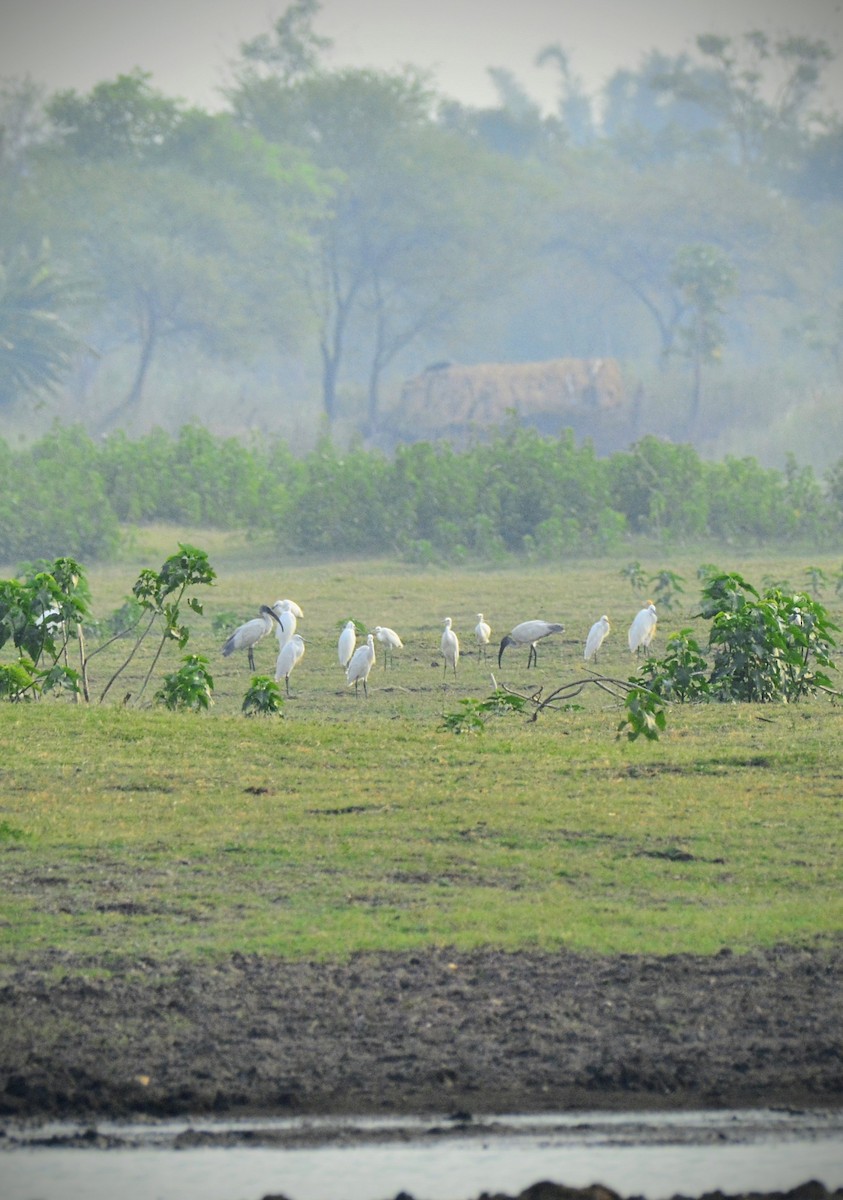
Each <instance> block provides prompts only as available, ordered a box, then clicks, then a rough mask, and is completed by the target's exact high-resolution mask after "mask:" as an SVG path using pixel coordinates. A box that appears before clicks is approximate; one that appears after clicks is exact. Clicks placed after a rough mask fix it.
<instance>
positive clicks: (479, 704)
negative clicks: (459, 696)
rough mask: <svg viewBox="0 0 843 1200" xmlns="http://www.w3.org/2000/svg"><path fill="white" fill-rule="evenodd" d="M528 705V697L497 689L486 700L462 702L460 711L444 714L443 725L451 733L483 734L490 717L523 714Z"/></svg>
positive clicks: (465, 700)
mask: <svg viewBox="0 0 843 1200" xmlns="http://www.w3.org/2000/svg"><path fill="white" fill-rule="evenodd" d="M526 705H527V697H526V696H519V695H517V694H515V693H513V692H507V691H504V690H503V689H502V688H496V689H495V691H494V692H492V694H491V696H488V697H487V698H486V699H485V700H472V699H470V698H465V699H463V700H460V707H459V708H458V709H455V710H454V711H453V712H450V713H445V714H444V716H443V717H442V724H443V725H444V727H445V728H446V729H448V730H450V732H451V733H483V732H484V730H485V728H486V722H487V721H488V720H489V718H490V717H493V716H501V715H503V714H504V713H512V712H517V713H522V712H524V710H525V708H526Z"/></svg>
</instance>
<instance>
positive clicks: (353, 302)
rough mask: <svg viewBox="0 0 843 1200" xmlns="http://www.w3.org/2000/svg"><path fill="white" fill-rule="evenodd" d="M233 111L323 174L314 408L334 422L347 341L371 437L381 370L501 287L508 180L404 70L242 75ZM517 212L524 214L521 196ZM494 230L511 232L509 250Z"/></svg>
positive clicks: (313, 274) (509, 215) (506, 171)
mask: <svg viewBox="0 0 843 1200" xmlns="http://www.w3.org/2000/svg"><path fill="white" fill-rule="evenodd" d="M231 98H232V102H233V104H234V108H235V112H236V113H237V115H238V118H239V119H240V120H241V121H242V122H243V123H244V124H245V125H247V126H249V127H252V128H255V129H257V130H258V131H259V132H260V133H261V134H262V135H263V136H264V137H266V138H268V139H278V140H283V141H285V142H292V143H293V144H294V145H295V146H296V147H298V148H300V149H301V150H303V151H306V152H307V153H308V154H309V155H310V156H311V157H312V158H313V160H314V161H315V162H316V164H317V165H318V167H320V168H321V169H322V170H323V171H324V172H325V175H326V177H327V176H328V174H329V173H332V175H333V180H334V184H333V197H332V203H331V207H330V214H329V215H328V216H326V217H325V219H323V220H322V221H321V222H320V223H319V225H318V227H317V229H316V231H315V238H316V243H317V255H316V256H315V259H314V261H313V266H312V270H311V271H310V273H309V276H308V280H307V285H306V286H307V288H308V291H309V295H310V303H311V307H312V310H313V312H314V314H315V317H316V322H317V328H318V336H319V351H320V357H321V363H322V396H323V405H324V410H325V415H326V417H327V418H328V421H329V423H331V422H333V421H334V420H335V418H336V416H337V411H338V385H339V380H340V375H341V371H342V370H343V368H344V367H346V366H347V365H348V360H349V359H350V357H351V355H350V352H349V343H350V341H351V339H352V337H353V340H354V343H355V345H356V346H357V347H359V350H358V351H357V354H358V355H359V358H360V361H361V362H362V363H363V364H365V365H364V367H363V369H364V370H365V373H366V375H367V376H368V401H367V425H368V428H369V430H371V429H372V428H373V426H374V424H375V422H376V420H377V417H378V410H379V382H380V378H381V375H382V373H383V371H384V369H385V368H386V367H387V365H388V364H389V363H391V362H392V361H394V359H395V358H396V357H397V356H398V355H399V354H400V353H401V352H402V351H403V350H404V349H406V347H407V346H409V345H410V344H411V343H413V342H414V341H417V340H421V339H422V338H432V337H434V336H437V335H441V333H442V332H443V331H444V330H445V329H447V328H449V327H450V328H453V326H454V324H455V322H456V321H457V319H458V315H459V314H460V312H461V311H463V310H464V309H465V307H466V305H467V304H469V303H470V304H477V302H478V301H479V300H480V299H482V298H483V297H484V295H488V294H489V289H490V287H491V286H492V280H493V279H494V280H495V281H496V286H497V287H498V288H499V287H500V278H501V277H502V276H503V275H505V272H504V271H503V270H502V262H503V260H504V259H506V260H507V262H508V263H509V265H510V267H511V266H512V263H513V255H514V250H515V247H516V246H517V244H518V235H517V234H514V231H515V230H516V228H517V226H516V224H515V221H514V219H513V218H514V213H515V198H514V188H513V180H512V175H511V171H510V167H509V165H508V164H505V163H502V162H500V161H499V160H495V159H494V158H492V157H491V156H489V155H488V154H486V153H485V152H484V151H483V150H482V149H481V148H480V147H477V146H470V145H467V144H466V143H465V142H464V141H463V140H462V139H460V138H457V137H456V136H454V135H453V134H451V133H449V132H447V131H445V130H443V129H440V128H438V127H437V126H436V125H435V123H434V121H433V119H432V112H433V108H434V101H435V98H434V96H433V94H432V93H431V92H430V91H429V90H428V88H427V86H426V84H425V81H424V80H423V78H421V77H420V76H419V75H417V74H416V73H415V72H412V71H408V72H404V73H400V74H394V75H390V74H385V73H381V72H376V71H370V70H345V71H339V72H334V73H331V74H327V73H324V72H317V73H315V74H313V75H310V76H308V77H306V78H304V79H301V80H297V81H295V82H294V83H293V84H291V85H287V84H285V83H284V81H283V80H281V79H277V78H271V77H270V78H266V79H262V80H259V79H256V78H255V77H254V75H253V74H252V73H250V72H247V73H246V76H245V78H244V80H243V84H242V87H241V89H240V90H239V91H237V92H235V93H233V94H232V97H231ZM467 177H470V178H471V180H472V187H471V188H470V189H469V188H467V187H466V179H467ZM520 199H521V200H522V206H521V212H522V214H523V212H524V203H523V202H524V200H525V196H524V192H523V190H522V192H521V193H520ZM500 228H506V229H508V230H509V231H510V235H511V236H510V237H509V239H508V240H502V239H501V238H500V236H499V230H500ZM525 228H529V226H528V225H527V223H526V222H525ZM510 274H514V271H512V270H511V271H510Z"/></svg>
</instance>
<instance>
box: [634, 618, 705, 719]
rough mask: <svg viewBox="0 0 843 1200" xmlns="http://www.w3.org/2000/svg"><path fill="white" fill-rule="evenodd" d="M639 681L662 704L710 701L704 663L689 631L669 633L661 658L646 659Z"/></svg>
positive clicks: (682, 630) (700, 650) (703, 658)
mask: <svg viewBox="0 0 843 1200" xmlns="http://www.w3.org/2000/svg"><path fill="white" fill-rule="evenodd" d="M639 678H640V679H642V680H644V682H645V683H646V685H647V688H648V689H649V691H651V692H652V693H653V694H654V695H656V696H658V697H660V698H661V699H662V700H665V701H670V700H678V701H681V702H683V703H687V702H699V701H704V700H710V699H711V684H710V683H709V666H708V662H707V660H706V658H705V655H704V654H703V651H702V649H701V648H700V645H699V643H698V642H697V641H696V639H695V638H694V637H693V636H692V631H691V630H690V629H681V630H679V632H678V633H671V634H670V636H669V637H668V639H667V648H666V650H665V654H664V656H663V657H662V658H653V659H649V660H648V661H647V662H646V663H644V665H643V666H642V668H641V670H640V672H639Z"/></svg>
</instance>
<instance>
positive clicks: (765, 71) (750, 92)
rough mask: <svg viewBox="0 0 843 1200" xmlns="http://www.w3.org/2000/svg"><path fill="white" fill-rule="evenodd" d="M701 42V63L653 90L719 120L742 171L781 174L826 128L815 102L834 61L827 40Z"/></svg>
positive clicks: (750, 37)
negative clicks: (814, 133)
mask: <svg viewBox="0 0 843 1200" xmlns="http://www.w3.org/2000/svg"><path fill="white" fill-rule="evenodd" d="M696 44H697V49H698V51H699V54H700V56H701V63H693V62H688V61H682V60H680V61H679V62H677V63H676V64H675V65H674V67H673V68H672V69H671V70H668V71H666V72H665V73H664V74H663V75H662V76H661V77H659V78H655V79H654V80H653V84H654V86H655V87H657V88H658V89H660V90H663V91H665V92H667V93H669V94H672V95H673V96H675V97H677V98H681V99H684V100H686V101H690V102H692V103H693V104H696V105H698V106H699V107H700V109H702V110H703V111H705V112H706V113H708V114H709V115H710V116H712V117H713V118H714V119H715V120H716V122H717V125H718V128H719V130H720V133H721V137H722V140H723V143H724V145H725V146H726V148H727V150H728V151H729V152H730V153H732V154H733V155H734V156H735V158H736V160H737V161H738V163H739V164H740V165H741V166H743V167H753V166H755V167H761V168H764V169H766V170H767V171H769V172H772V173H773V175H774V176H778V175H780V174H781V172H782V167H783V166H788V167H791V168H792V165H793V163H794V162H795V161H797V160H798V158H799V156H800V151H801V148H802V146H803V145H804V142H805V139H806V137H807V136H808V135H809V134H810V133H811V132H812V131H815V129H816V127H817V125H818V124H819V127H822V125H823V118H822V117H820V116H819V115H818V113H817V110H816V108H815V107H814V105H815V102H816V100H817V97H818V94H819V88H820V85H821V83H822V77H823V72H824V71H825V69H826V68H827V67H828V65H829V63H831V62H832V61H833V59H834V54H833V52H832V50H831V48H830V47H829V45H828V43H827V42H825V41H823V40H821V39H812V38H804V37H794V36H783V37H780V38H777V39H773V38H771V37H770V36H769V35H768V34H766V33H764V32H762V31H760V30H753V31H750V32H749V33H745V34H744V35H743V36H742V37H740V38H731V37H722V36H719V35H716V34H704V35H701V36H700V37H698V38H697V39H696Z"/></svg>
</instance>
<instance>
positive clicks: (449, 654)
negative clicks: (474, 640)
mask: <svg viewBox="0 0 843 1200" xmlns="http://www.w3.org/2000/svg"><path fill="white" fill-rule="evenodd" d="M440 646H441V647H442V654H443V655H444V657H445V667H444V670H443V672H442V674H443V675H444V674H445V673H446V672H447V670H448V667H451V668H452V669H453V672H454V678H455V679H456V675H457V663H458V662H459V660H460V640H459V638H458V637H457V635H456V634H455V633H454V631H453V629H452V628H451V618H450V617H446V618H445V632H444V633H443V634H442V641H441V642H440Z"/></svg>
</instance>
